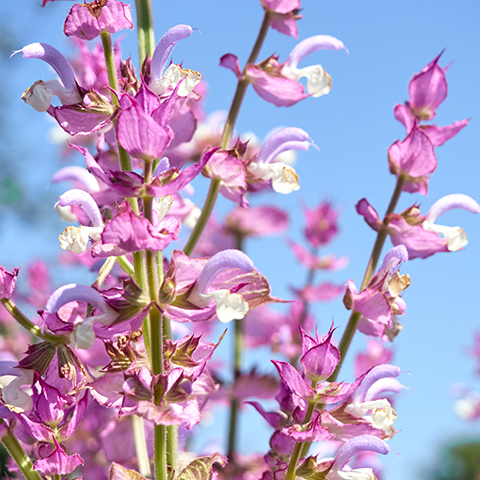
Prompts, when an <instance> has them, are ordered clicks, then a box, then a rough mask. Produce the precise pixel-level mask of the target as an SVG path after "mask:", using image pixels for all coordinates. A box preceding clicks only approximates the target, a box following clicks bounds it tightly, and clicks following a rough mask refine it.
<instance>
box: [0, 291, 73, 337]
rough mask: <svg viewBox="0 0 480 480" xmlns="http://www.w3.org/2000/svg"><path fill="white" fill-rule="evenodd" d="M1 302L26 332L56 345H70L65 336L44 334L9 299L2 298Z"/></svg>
mask: <svg viewBox="0 0 480 480" xmlns="http://www.w3.org/2000/svg"><path fill="white" fill-rule="evenodd" d="M1 302H2V304H3V306H4V307H5V309H6V310H7V312H8V313H9V314H10V315H11V316H12V317H13V318H14V319H15V320H16V321H17V322H18V323H19V324H20V325H21V326H22V327H23V328H25V329H26V330H28V331H29V332H30V333H31V334H32V335H35V336H36V337H38V338H41V339H42V340H45V341H47V342H50V343H52V344H54V345H58V344H60V343H68V339H67V338H66V337H64V336H63V335H60V336H58V335H53V334H52V333H48V332H42V330H40V328H39V327H38V326H37V325H35V324H34V323H33V322H31V321H30V320H29V319H28V318H27V317H26V316H25V315H24V314H23V313H22V312H21V311H20V310H19V309H18V308H17V306H16V305H15V304H14V303H13V302H12V301H11V300H10V299H9V298H2V299H1Z"/></svg>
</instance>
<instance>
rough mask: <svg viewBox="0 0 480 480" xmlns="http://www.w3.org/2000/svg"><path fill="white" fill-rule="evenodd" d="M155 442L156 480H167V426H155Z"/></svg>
mask: <svg viewBox="0 0 480 480" xmlns="http://www.w3.org/2000/svg"><path fill="white" fill-rule="evenodd" d="M154 442H155V453H154V462H155V480H167V479H168V469H167V461H166V459H167V451H166V446H167V441H166V427H165V425H155V426H154Z"/></svg>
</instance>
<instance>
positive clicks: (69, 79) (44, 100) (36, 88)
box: [13, 43, 82, 112]
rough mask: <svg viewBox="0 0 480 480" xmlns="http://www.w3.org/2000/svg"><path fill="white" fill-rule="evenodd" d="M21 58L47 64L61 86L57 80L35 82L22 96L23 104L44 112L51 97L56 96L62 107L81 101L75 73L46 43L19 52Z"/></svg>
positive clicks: (64, 59)
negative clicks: (56, 75) (37, 60)
mask: <svg viewBox="0 0 480 480" xmlns="http://www.w3.org/2000/svg"><path fill="white" fill-rule="evenodd" d="M19 52H21V54H22V56H23V58H27V59H28V58H38V59H39V60H43V61H44V62H46V63H48V64H49V65H50V66H51V67H52V68H53V69H54V70H55V72H56V73H57V74H58V76H59V77H60V79H61V81H62V83H63V85H62V84H61V83H60V82H59V81H58V80H49V81H48V82H43V81H41V80H39V81H38V82H35V83H34V84H33V85H32V86H31V87H30V88H29V89H28V90H27V91H26V92H25V93H24V94H23V95H22V99H23V100H24V101H25V103H28V104H29V105H31V106H32V107H33V108H34V109H35V110H37V111H38V112H46V111H47V110H48V108H49V107H50V103H51V100H52V96H53V95H56V96H57V97H58V98H59V100H60V101H61V102H62V104H63V105H74V104H76V103H80V102H81V101H82V97H81V95H80V91H79V89H78V85H77V82H76V80H75V73H74V72H73V68H72V66H71V65H70V63H68V60H67V59H66V58H65V57H64V56H63V55H62V54H61V53H60V52H59V51H58V50H57V49H56V48H54V47H52V46H51V45H48V44H47V43H31V44H30V45H27V46H26V47H23V48H22V49H21V50H18V51H16V52H14V53H13V55H15V54H16V53H19Z"/></svg>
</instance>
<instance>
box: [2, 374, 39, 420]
mask: <svg viewBox="0 0 480 480" xmlns="http://www.w3.org/2000/svg"><path fill="white" fill-rule="evenodd" d="M20 371H22V375H21V376H20V377H18V378H15V379H14V380H12V381H11V382H10V383H9V384H8V385H7V386H6V387H4V388H3V390H2V399H3V401H4V403H5V404H6V406H7V407H8V408H9V409H10V410H12V411H13V412H16V413H21V412H26V411H28V410H31V409H32V407H33V402H32V399H31V397H30V395H28V393H26V392H24V391H23V390H21V389H20V386H21V385H29V384H31V383H32V382H33V370H20Z"/></svg>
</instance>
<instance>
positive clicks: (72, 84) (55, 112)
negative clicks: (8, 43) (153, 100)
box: [14, 43, 117, 135]
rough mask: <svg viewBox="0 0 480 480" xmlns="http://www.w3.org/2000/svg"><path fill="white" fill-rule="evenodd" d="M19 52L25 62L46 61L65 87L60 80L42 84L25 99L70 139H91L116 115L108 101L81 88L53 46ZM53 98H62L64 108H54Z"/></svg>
mask: <svg viewBox="0 0 480 480" xmlns="http://www.w3.org/2000/svg"><path fill="white" fill-rule="evenodd" d="M18 52H21V53H22V56H23V58H27V59H28V58H37V59H39V60H43V61H44V62H46V63H48V64H49V65H50V66H51V67H52V68H53V69H54V70H55V71H56V72H57V74H58V76H59V77H60V79H61V81H62V83H63V85H62V84H61V83H60V82H59V81H58V80H50V81H47V82H43V81H42V80H39V81H37V82H35V83H34V84H33V85H32V86H31V87H30V88H29V89H28V90H26V91H25V93H24V94H23V95H22V99H23V100H24V101H25V102H26V103H28V104H29V105H31V106H32V107H33V108H34V109H35V110H37V111H39V112H45V111H47V112H48V113H49V114H50V115H51V116H52V117H54V118H55V120H56V121H57V122H58V124H59V125H60V126H61V127H62V128H63V129H64V130H65V131H66V132H67V133H69V134H70V135H90V134H92V133H93V132H96V131H97V130H99V129H101V128H103V127H105V126H106V125H108V123H110V122H111V121H112V120H113V118H114V117H115V116H116V115H117V109H116V108H114V107H113V106H112V104H111V103H110V100H109V99H107V98H106V97H104V96H102V95H101V94H100V93H98V92H96V91H95V90H89V91H86V90H85V89H83V88H82V87H80V86H79V85H78V83H77V81H76V79H75V74H74V71H73V68H72V66H71V65H70V63H69V62H68V60H67V59H66V58H65V57H64V56H63V55H62V54H61V53H60V52H59V51H58V50H57V49H55V48H54V47H52V46H51V45H48V44H46V43H32V44H30V45H27V46H26V47H23V48H22V50H19V51H18ZM18 52H14V54H15V53H18ZM53 95H56V96H57V97H58V98H59V100H60V101H61V103H62V106H61V107H53V106H52V105H51V100H52V96H53Z"/></svg>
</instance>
